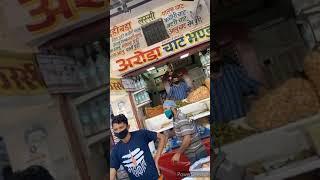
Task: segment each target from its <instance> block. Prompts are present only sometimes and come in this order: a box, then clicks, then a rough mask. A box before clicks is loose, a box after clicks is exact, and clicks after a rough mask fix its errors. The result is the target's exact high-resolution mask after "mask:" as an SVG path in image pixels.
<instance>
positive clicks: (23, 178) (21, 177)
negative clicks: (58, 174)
mask: <svg viewBox="0 0 320 180" xmlns="http://www.w3.org/2000/svg"><path fill="white" fill-rule="evenodd" d="M14 180H54V178H53V177H52V176H51V175H50V173H49V171H48V170H47V169H46V168H44V167H42V166H36V165H34V166H30V167H28V168H27V169H25V170H24V171H22V172H18V173H16V175H15V178H14Z"/></svg>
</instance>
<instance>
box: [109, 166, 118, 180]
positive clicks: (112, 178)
mask: <svg viewBox="0 0 320 180" xmlns="http://www.w3.org/2000/svg"><path fill="white" fill-rule="evenodd" d="M116 176H117V170H116V169H114V168H110V180H115V179H116Z"/></svg>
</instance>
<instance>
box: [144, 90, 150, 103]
mask: <svg viewBox="0 0 320 180" xmlns="http://www.w3.org/2000/svg"><path fill="white" fill-rule="evenodd" d="M144 95H145V97H146V101H149V100H150V96H149V94H148V92H147V91H144Z"/></svg>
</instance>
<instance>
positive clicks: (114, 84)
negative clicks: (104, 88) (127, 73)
mask: <svg viewBox="0 0 320 180" xmlns="http://www.w3.org/2000/svg"><path fill="white" fill-rule="evenodd" d="M124 90H125V89H124V87H123V85H122V82H121V79H116V78H111V79H110V91H124Z"/></svg>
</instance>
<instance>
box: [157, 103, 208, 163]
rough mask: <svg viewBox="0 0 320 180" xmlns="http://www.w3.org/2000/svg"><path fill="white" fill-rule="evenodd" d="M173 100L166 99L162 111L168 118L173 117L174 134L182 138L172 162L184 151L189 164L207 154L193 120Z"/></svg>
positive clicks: (177, 159)
mask: <svg viewBox="0 0 320 180" xmlns="http://www.w3.org/2000/svg"><path fill="white" fill-rule="evenodd" d="M176 107H177V106H176V104H175V102H174V101H171V100H166V101H165V102H164V103H163V108H164V109H165V111H164V113H165V115H166V117H167V118H168V119H173V126H174V131H175V134H176V136H177V137H178V138H179V139H181V140H182V143H181V146H180V148H179V149H178V150H177V152H176V154H175V155H174V156H173V157H172V161H173V162H174V163H176V162H178V161H179V160H180V156H181V154H182V153H184V154H185V155H186V156H187V157H188V159H189V160H190V162H191V164H193V163H195V162H196V161H198V160H199V159H201V158H205V157H207V156H208V153H207V151H206V149H205V147H204V145H203V144H202V142H201V138H200V135H199V133H198V132H197V127H196V125H195V123H194V122H192V121H190V120H189V119H188V118H187V116H186V115H185V114H183V113H182V112H181V111H180V110H178V109H177V108H176Z"/></svg>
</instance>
